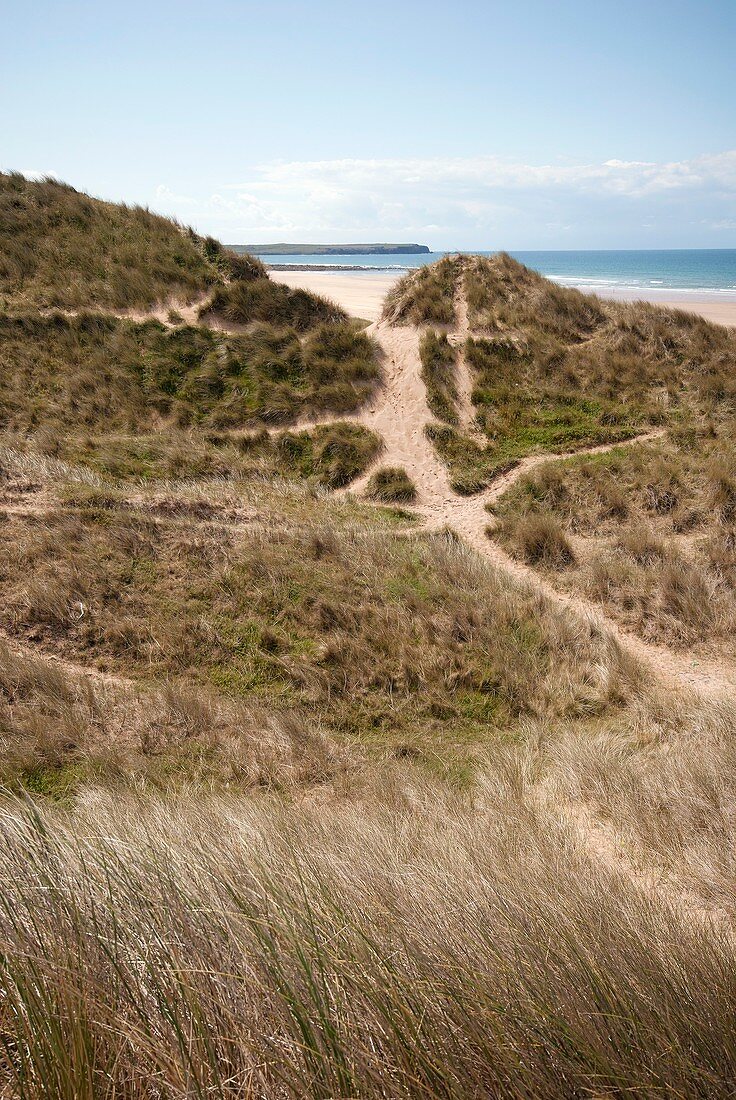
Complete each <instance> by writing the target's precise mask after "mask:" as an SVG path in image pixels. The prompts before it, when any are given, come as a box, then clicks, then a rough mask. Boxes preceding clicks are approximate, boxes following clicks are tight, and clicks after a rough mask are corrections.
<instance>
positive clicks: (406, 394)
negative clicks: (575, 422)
mask: <svg viewBox="0 0 736 1100" xmlns="http://www.w3.org/2000/svg"><path fill="white" fill-rule="evenodd" d="M458 317H459V320H458V325H457V335H458V336H459V335H461V333H462V332H463V330H465V331H467V327H466V326H467V306H465V308H464V309H461V311H460V313H459V314H458ZM368 331H369V332H370V333H371V335H372V336H373V337H374V338H375V339H376V340H377V342H378V344H379V345H380V347H381V349H382V351H383V354H384V356H385V367H384V384H383V387H382V388H381V390H380V391H379V392H378V394H377V396H376V397H375V398H374V399H373V401H372V402H371V403H370V404H369V405H368V406H367V407H366V408H364V409H363V410H361V411H360V412H359V413H357V414H355V415H354V416H352V417H350V418H347V419H350V420H351V421H353V422H355V423H360V424H363V425H364V426H365V427H367V428H370V429H371V430H372V431H375V432H377V433H378V434H379V435H381V436H382V438H383V441H384V449H383V452H382V453H381V455H380V456H379V458H378V460H377V462H376V463H375V464H374V466H373V467H372V468H371V469H370V470H368V471H366V473H365V474H364V475H363V476H362V477H361V478H359V479H357V480H356V481H354V482H353V483H352V484H351V485H350V487H349V490H347V491H349V492H351V493H360V492H361V491H362V490H363V489H364V488H365V486H366V484H367V482H368V480H369V478H370V475H371V473H372V472H373V469H374V468H375V467H376V466H403V467H404V468H405V469H406V471H407V473H408V474H409V476H410V477H411V479H412V480H413V481H414V483H415V485H416V489H417V499H416V504H415V505H414V508H415V510H416V511H417V512H418V513H419V514H420V515H421V516H422V517H423V518H424V520H425V522H426V529H428V530H437V529H442V528H444V527H448V528H451V529H452V530H454V531H456V532H457V534H458V535H460V536H461V537H462V538H463V539H465V541H466V542H467V543H469V545H470V546H472V547H473V548H474V549H475V550H477V551H478V552H480V553H481V554H482V555H483V556H484V557H486V558H488V559H489V560H490V561H492V562H493V564H494V565H495V566H496V567H497V568H499V569H501V570H503V571H504V572H506V573H508V574H511V575H512V576H513V577H514V578H515V579H516V580H518V581H520V582H521V583H522V584H524V585H526V586H527V587H530V588H532V589H535V590H536V591H538V592H540V593H542V594H543V595H544V596H545V597H546V598H547V599H549V600H551V601H552V602H553V603H555V604H557V605H558V606H562V607H566V608H569V609H570V610H572V611H574V612H575V613H576V614H578V615H580V616H582V617H583V618H586V619H592V620H593V621H594V622H596V623H597V624H598V626H599V628H600V629H601V630H603V631H605V632H606V633H608V634H609V635H611V636H613V637H614V638H615V639H616V641H617V642H618V643H619V645H620V646H621V647H622V648H623V649H624V650H626V651H628V652H629V653H631V654H632V655H633V656H634V657H635V658H636V659H637V660H638V661H639V662H641V663H643V664H644V665H646V666H648V667H649V668H650V669H651V670H652V672H653V674H654V675H655V676H656V677H657V679H658V680H660V681H661V682H663V683H664V684H666V685H668V686H669V687H675V688H676V687H678V686H680V687H685V688H687V689H690V690H693V691H697V692H700V693H706V694H709V695H714V694H724V693H726V692H730V691H735V690H736V668H732V667H730V666H726V665H724V664H722V663H718V662H708V661H701V660H694V659H693V658H692V656H690V655H688V654H687V653H682V652H678V651H676V650H672V649H670V648H668V647H666V646H661V645H654V644H652V643H649V642H645V641H644V640H643V639H642V638H640V637H639V636H638V635H635V634H633V633H631V632H629V631H627V630H625V629H624V628H623V627H621V626H620V625H619V624H618V623H616V622H615V621H613V620H612V619H610V618H609V617H608V616H607V615H606V614H605V612H604V610H603V609H602V608H601V607H599V606H598V605H596V604H594V603H591V602H590V601H588V600H586V599H584V598H583V597H581V596H577V595H570V594H568V593H565V592H561V591H559V590H558V589H557V588H555V587H554V586H553V585H552V584H551V583H550V582H549V581H547V580H546V579H545V578H544V577H541V576H540V575H539V574H538V573H537V572H535V570H533V569H531V568H530V567H529V566H527V565H524V564H523V563H522V562H520V561H517V560H516V559H515V558H512V557H511V556H510V555H509V554H507V553H506V551H505V550H503V548H502V547H501V546H499V544H498V543H496V542H494V541H493V540H492V538H489V529H492V526H493V518H492V516H491V515H490V514H489V513H488V511H487V510H486V505H487V504H489V503H492V502H493V501H495V500H497V499H498V498H499V497H500V496H501V495H502V494H503V493H505V492H506V491H507V490H508V489H509V488H510V487H511V486H512V485H513V484H514V483H515V482H516V481H518V480H519V479H520V478H522V477H523V476H524V475H525V474H527V473H528V472H529V471H530V470H532V469H534V467H535V466H539V465H541V464H542V463H546V462H553V461H555V460H559V459H561V458H564V457H570V455H569V454H567V455H562V454H543V455H534V456H530V457H528V458H526V459H523V460H522V461H521V462H520V463H519V464H518V465H517V466H515V467H514V469H513V470H510V471H509V472H507V473H506V474H504V475H502V476H500V477H499V478H497V479H496V481H495V482H494V483H493V485H492V486H491V488H490V489H489V490H488V491H487V492H485V493H480V494H478V495H477V496H474V497H460V496H458V495H457V494H456V493H454V492H453V490H452V488H451V487H450V481H449V476H448V472H447V469H446V467H445V465H444V464H443V463H442V462H441V460H440V459H439V458H438V457H437V454H436V452H435V450H434V447H433V446H432V444H431V443H430V441H429V440H428V439H427V437H426V435H425V432H424V428H425V425H426V424H427V423H428V421H429V420H431V416H430V413H429V409H428V406H427V393H426V389H425V386H424V382H423V381H422V378H421V361H420V358H419V339H420V333H419V331H418V330H417V329H415V328H413V327H408V326H396V327H394V326H391V325H390V324H389V323H388V322H385V321H381V322H379V323H377V324H375V325H371V327H370V328H369V330H368ZM468 400H469V397H468ZM471 408H472V405H471ZM303 426H306V425H303ZM663 434H664V429H660V430H657V431H652V432H646V433H644V434H642V435H641V436H636V437H634V438H633V439H630V440H624V441H619V442H616V443H610V444H604V445H602V446H596V447H590V448H587V449H585V450H579V451H575V452H572V453H573V454H576V455H586V454H589V455H590V454H603V453H605V452H606V451H610V450H613V448H615V447H620V446H631V445H633V444H636V443H638V444H641V443H646V442H650V441H652V440H654V439H657V438H660V437H661V436H662V435H663Z"/></svg>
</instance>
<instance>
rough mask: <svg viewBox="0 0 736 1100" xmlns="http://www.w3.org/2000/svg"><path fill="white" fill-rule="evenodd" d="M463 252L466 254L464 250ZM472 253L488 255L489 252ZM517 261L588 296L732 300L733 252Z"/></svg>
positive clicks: (523, 257) (301, 262) (323, 265)
mask: <svg viewBox="0 0 736 1100" xmlns="http://www.w3.org/2000/svg"><path fill="white" fill-rule="evenodd" d="M463 251H466V252H468V251H471V252H472V250H468V249H464V250H463ZM473 254H474V255H479V256H492V255H493V254H494V253H493V252H492V251H491V252H489V251H477V252H473ZM445 255H448V253H446V252H430V253H423V254H419V255H410V256H407V255H382V256H374V255H350V256H313V255H312V256H298V255H294V256H261V259H262V260H263V261H264V263H266V264H268V265H269V266H270V267H273V268H279V267H286V268H292V269H299V270H305V269H306V270H311V271H331V270H335V269H337V270H341V271H345V272H350V271H352V272H355V273H356V274H357V273H358V272H361V271H362V272H376V273H377V272H380V271H383V272H392V271H395V272H397V273H398V272H401V271H406V270H408V269H411V268H417V267H422V266H423V265H424V264H430V263H433V262H434V261H435V260H439V259H440V258H441V257H442V256H445ZM511 255H512V256H514V257H515V258H516V259H517V260H520V261H521V263H523V264H526V266H527V267H531V268H534V270H535V271H539V272H541V273H542V275H546V276H547V277H548V278H550V279H553V280H554V281H555V282H558V283H560V284H562V285H563V286H574V287H579V288H580V289H582V290H587V291H589V292H591V293H597V294H602V295H609V296H612V297H615V296H617V295H618V294H619V293H620V294H622V295H624V296H627V297H628V296H636V294H637V293H640V294H646V296H647V297H650V296H655V295H656V294H659V293H661V294H662V296H663V297H664V296H666V295H668V296H672V297H675V296H677V295H678V294H682V295H683V296H684V295H689V296H694V295H698V296H699V295H702V296H703V297H704V298H709V299H710V298H712V299H713V300H714V301H719V300H720V301H733V302H736V249H734V248H713V249H705V248H698V249H656V250H655V249H647V250H642V251H635V250H631V249H626V250H612V249H606V250H603V251H588V250H585V251H541V252H511Z"/></svg>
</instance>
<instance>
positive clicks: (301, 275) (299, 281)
mask: <svg viewBox="0 0 736 1100" xmlns="http://www.w3.org/2000/svg"><path fill="white" fill-rule="evenodd" d="M401 274H402V272H390V271H377V272H373V271H356V272H346V271H334V272H333V271H279V270H277V269H275V270H273V271H272V272H271V276H272V278H273V279H276V280H277V281H278V282H282V283H288V285H289V286H299V287H303V288H304V289H305V290H311V291H313V292H314V293H315V294H323V295H324V296H325V297H327V298H331V299H332V300H333V301H335V302H337V303H338V305H341V306H342V307H343V309H346V310H347V311H348V313H351V314H352V315H353V316H354V317H365V319H366V320H367V321H376V320H378V317H379V316H380V313H381V306H382V304H383V299H384V297H385V295H386V294H387V293H388V291H389V290H390V289H391V287H392V286H393V285H394V283H395V282H396V281H397V279H399V278H400V276H401ZM611 297H614V295H611ZM615 297H616V298H617V299H618V300H619V301H621V300H629V301H631V300H633V299H634V298H637V299H638V300H644V301H648V302H653V303H654V304H655V305H661V306H668V307H669V308H671V309H684V310H687V311H688V312H690V313H697V314H699V315H700V316H701V317H705V319H706V320H707V321H713V322H714V323H715V324H719V325H729V326H733V327H735V328H736V301H733V302H727V301H719V300H714V299H708V298H705V297H704V296H702V295H700V296H698V295H697V294H696V293H693V294H692V295H690V294H679V295H677V296H676V297H675V296H674V295H673V294H672V293H671V292H670V295H669V296H667V292H666V291H652V292H651V293H648V294H642V293H640V292H637V294H636V295H633V294H627V293H624V292H621V293H619V294H616V295H615Z"/></svg>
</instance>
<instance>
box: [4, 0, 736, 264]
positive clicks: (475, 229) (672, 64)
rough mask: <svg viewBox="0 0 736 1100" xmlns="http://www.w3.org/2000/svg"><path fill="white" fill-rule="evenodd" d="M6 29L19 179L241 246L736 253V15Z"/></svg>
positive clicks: (406, 7) (458, 13) (207, 18)
mask: <svg viewBox="0 0 736 1100" xmlns="http://www.w3.org/2000/svg"><path fill="white" fill-rule="evenodd" d="M0 14H2V35H1V36H0V95H1V97H2V98H1V100H0V102H2V112H1V113H0V166H2V167H3V168H5V169H8V168H15V169H19V170H21V171H24V172H27V173H48V174H52V175H56V176H58V177H60V178H62V179H65V180H67V181H68V182H70V183H72V184H74V186H76V187H78V188H80V189H82V190H86V191H89V192H91V193H92V194H95V195H99V196H102V197H104V198H109V199H115V200H117V199H124V200H126V201H128V202H139V203H142V204H144V205H148V206H150V207H151V208H152V209H155V210H158V211H161V212H162V213H167V214H172V215H175V216H177V217H178V218H180V219H181V220H182V221H185V222H188V223H191V224H193V225H195V226H196V227H197V228H198V229H200V230H201V231H204V232H211V233H213V234H215V235H216V236H219V237H220V238H221V239H223V240H225V241H227V242H229V243H243V242H246V241H253V242H263V241H268V240H301V241H320V240H322V241H343V242H348V241H356V240H358V241H360V240H417V241H420V242H423V243H428V244H430V245H431V246H433V247H435V248H468V247H477V248H484V247H485V248H495V247H502V248H512V249H524V248H616V247H620V248H657V247H664V248H666V247H711V248H718V247H723V248H727V247H736V75H734V74H735V66H734V60H733V59H734V56H735V55H736V0H719V2H709V0H703V2H701V3H694V2H690V0H687V2H678V0H667V2H661V0H638V2H637V3H634V2H631V0H619V2H617V3H608V2H604V0H593V2H591V0H561V2H559V3H555V2H553V0H548V2H542V0H516V2H515V3H512V2H511V0H505V2H503V3H499V2H496V0H486V2H475V0H456V2H454V3H450V2H443V3H438V2H435V0H423V2H418V0H393V2H388V0H367V2H366V3H356V2H353V0H340V2H337V0H307V2H301V0H300V2H296V0H290V2H286V0H271V2H252V0H240V2H235V0H210V2H209V3H206V4H205V3H202V2H199V3H191V2H189V0H179V2H176V3H174V2H168V0H150V2H149V3H142V2H140V0H127V2H126V3H124V4H123V3H118V2H117V0H111V2H100V0H98V2H96V3H87V2H84V3H83V2H70V3H66V2H64V0H55V2H49V0H34V2H33V3H29V4H18V3H16V2H12V3H11V2H9V0H0Z"/></svg>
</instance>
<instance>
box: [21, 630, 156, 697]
mask: <svg viewBox="0 0 736 1100" xmlns="http://www.w3.org/2000/svg"><path fill="white" fill-rule="evenodd" d="M3 649H4V650H5V651H6V653H7V654H9V656H10V657H15V658H20V659H22V660H23V661H37V662H40V663H41V664H45V665H50V666H51V667H52V668H55V669H57V670H58V671H59V672H62V673H64V674H65V675H67V676H70V677H72V679H75V680H80V679H86V680H91V681H92V682H93V683H95V684H99V685H100V686H102V687H106V688H114V689H115V690H116V691H120V690H124V691H131V690H138V688H139V687H140V685H139V684H136V683H134V681H133V680H129V679H128V678H127V677H126V676H116V675H115V674H114V673H112V672H103V671H102V669H99V668H95V667H94V666H93V665H83V664H78V663H77V662H75V661H70V660H68V659H67V658H66V657H62V656H60V655H59V654H58V653H50V652H49V651H48V650H45V649H42V648H40V647H39V645H38V644H37V643H36V642H23V641H21V640H20V639H19V638H17V637H15V636H14V635H12V634H10V633H9V632H8V631H7V630H5V628H4V627H0V663H2V659H3V652H2V651H3Z"/></svg>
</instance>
